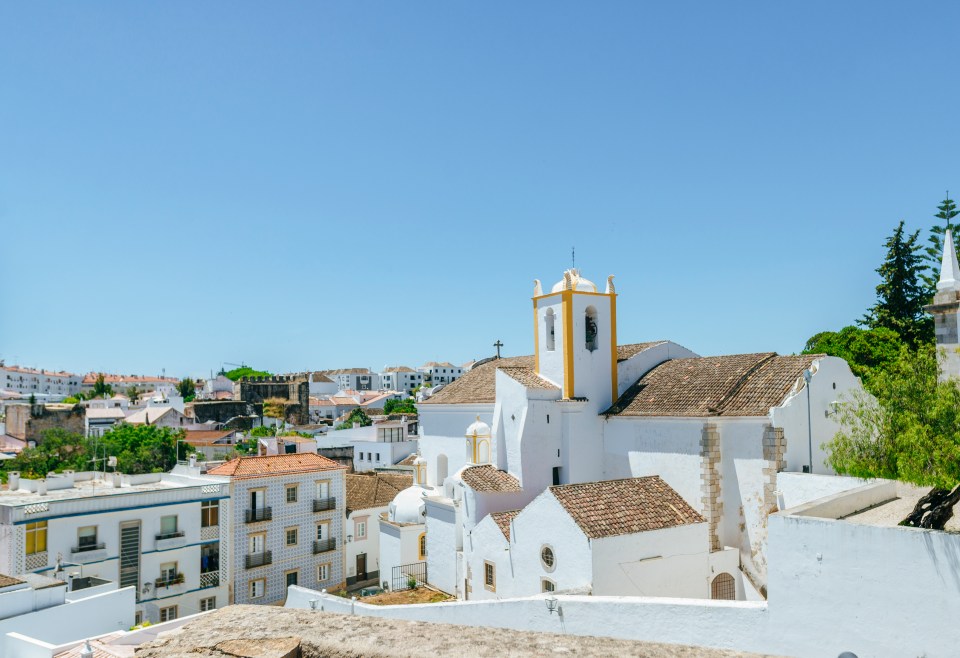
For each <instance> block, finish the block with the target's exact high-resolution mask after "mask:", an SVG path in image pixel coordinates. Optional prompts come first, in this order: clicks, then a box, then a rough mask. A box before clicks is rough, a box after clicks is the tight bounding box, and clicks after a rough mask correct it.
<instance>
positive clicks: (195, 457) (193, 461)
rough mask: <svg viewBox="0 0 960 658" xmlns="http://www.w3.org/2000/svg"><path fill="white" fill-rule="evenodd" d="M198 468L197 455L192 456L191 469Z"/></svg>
mask: <svg viewBox="0 0 960 658" xmlns="http://www.w3.org/2000/svg"><path fill="white" fill-rule="evenodd" d="M196 466H197V454H196V453H194V454H192V455H190V468H196Z"/></svg>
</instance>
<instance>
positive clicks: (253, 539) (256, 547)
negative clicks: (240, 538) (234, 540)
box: [249, 533, 267, 553]
mask: <svg viewBox="0 0 960 658" xmlns="http://www.w3.org/2000/svg"><path fill="white" fill-rule="evenodd" d="M249 541H250V552H251V553H263V549H264V547H265V546H266V544H267V535H266V534H264V533H260V534H257V535H250V537H249Z"/></svg>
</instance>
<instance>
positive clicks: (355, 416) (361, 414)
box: [334, 407, 373, 430]
mask: <svg viewBox="0 0 960 658" xmlns="http://www.w3.org/2000/svg"><path fill="white" fill-rule="evenodd" d="M354 423H359V425H360V427H367V426H368V425H373V421H372V420H370V416H368V415H367V412H366V411H364V410H363V409H362V408H361V407H357V408H356V409H354V410H353V411H351V412H350V415H349V416H347V418H346V420H344V421H343V424H341V425H337V427H336V428H334V429H338V430H348V429H350V428H351V427H353V424H354Z"/></svg>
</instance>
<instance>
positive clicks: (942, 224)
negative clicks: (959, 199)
mask: <svg viewBox="0 0 960 658" xmlns="http://www.w3.org/2000/svg"><path fill="white" fill-rule="evenodd" d="M937 210H938V211H939V212H937V214H936V215H934V217H935V218H936V219H937V220H938V221H937V223H936V224H934V225H933V226H931V227H930V236H929V237H928V238H927V243H928V246H927V248H926V249H925V250H924V255H923V258H924V261H925V263H926V265H927V269H926V271H925V272H924V273H923V274H922V275H921V278H922V279H923V284H924V286H925V287H926V289H927V297H932V296H933V293H935V292H936V291H937V281H939V280H940V262H941V259H942V258H943V235H944V233H946V231H947V229H950V232H951V233H953V240H954V249H956V243H957V242H956V241H957V237H958V236H957V227H958V226H960V224H954V223H953V222H952V221H951V220H952V219H953V218H954V217H956V216H957V215H960V210H957V204H956V203H954V202H953V199H951V198H950V192H947V194H946V198H945V199H944V200H943V201H941V202H940V205H939V206H937Z"/></svg>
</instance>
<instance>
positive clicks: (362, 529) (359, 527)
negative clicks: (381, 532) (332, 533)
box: [353, 521, 367, 539]
mask: <svg viewBox="0 0 960 658" xmlns="http://www.w3.org/2000/svg"><path fill="white" fill-rule="evenodd" d="M353 536H354V539H366V538H367V522H366V521H357V524H356V526H355V527H354V531H353Z"/></svg>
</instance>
